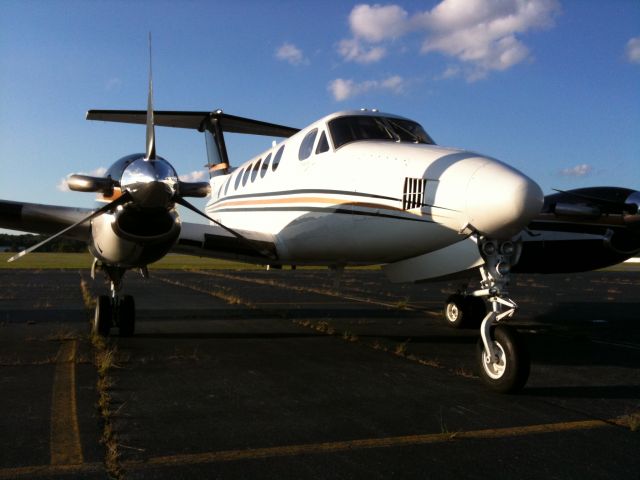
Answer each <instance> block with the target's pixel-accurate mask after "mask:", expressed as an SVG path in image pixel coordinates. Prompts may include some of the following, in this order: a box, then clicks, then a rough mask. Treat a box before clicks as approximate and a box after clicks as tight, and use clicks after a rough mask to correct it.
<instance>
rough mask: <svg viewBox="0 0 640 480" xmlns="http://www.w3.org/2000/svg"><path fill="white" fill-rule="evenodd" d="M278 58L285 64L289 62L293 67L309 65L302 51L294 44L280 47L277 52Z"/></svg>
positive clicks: (285, 44) (284, 44)
mask: <svg viewBox="0 0 640 480" xmlns="http://www.w3.org/2000/svg"><path fill="white" fill-rule="evenodd" d="M276 58H277V59H278V60H282V61H284V62H289V63H290V64H291V65H302V64H305V63H308V60H307V59H306V58H305V57H304V54H303V53H302V50H300V49H299V48H298V47H296V46H295V45H294V44H292V43H283V44H282V45H281V46H280V47H278V49H277V50H276Z"/></svg>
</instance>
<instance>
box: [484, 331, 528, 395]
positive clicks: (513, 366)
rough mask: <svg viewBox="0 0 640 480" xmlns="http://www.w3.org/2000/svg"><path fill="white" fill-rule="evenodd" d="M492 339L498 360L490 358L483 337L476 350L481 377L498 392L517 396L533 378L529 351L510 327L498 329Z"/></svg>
mask: <svg viewBox="0 0 640 480" xmlns="http://www.w3.org/2000/svg"><path fill="white" fill-rule="evenodd" d="M492 336H493V339H492V340H493V342H494V346H495V349H496V353H497V354H498V360H497V361H495V360H493V359H490V358H489V354H488V352H487V351H486V350H485V348H484V343H483V342H482V338H480V339H479V340H478V344H477V348H476V353H477V355H476V356H477V360H478V362H479V364H480V365H479V373H480V378H481V379H482V381H483V382H484V383H485V385H487V386H488V387H489V388H491V389H492V390H494V391H496V392H500V393H515V392H517V391H519V390H521V389H522V387H524V385H525V383H527V379H528V378H529V368H530V361H529V353H528V351H527V348H526V346H525V344H524V343H523V342H522V340H521V339H520V336H519V335H518V333H517V332H516V331H515V329H513V328H511V327H509V326H507V325H498V326H497V327H495V329H494V330H493V334H492Z"/></svg>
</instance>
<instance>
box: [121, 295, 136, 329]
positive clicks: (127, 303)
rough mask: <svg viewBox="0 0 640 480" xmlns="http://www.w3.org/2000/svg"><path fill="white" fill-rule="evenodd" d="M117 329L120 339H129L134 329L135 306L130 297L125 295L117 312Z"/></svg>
mask: <svg viewBox="0 0 640 480" xmlns="http://www.w3.org/2000/svg"><path fill="white" fill-rule="evenodd" d="M118 328H119V331H120V336H121V337H130V336H132V335H133V332H134V331H135V328H136V304H135V302H134V300H133V297H132V296H131V295H125V296H123V297H122V300H121V301H120V306H119V310H118Z"/></svg>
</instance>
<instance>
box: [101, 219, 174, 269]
mask: <svg viewBox="0 0 640 480" xmlns="http://www.w3.org/2000/svg"><path fill="white" fill-rule="evenodd" d="M91 230H92V236H93V243H92V244H91V245H90V246H89V249H90V250H91V253H92V254H93V255H94V256H95V257H96V258H98V259H99V260H101V261H102V262H104V263H106V264H109V265H115V266H119V267H125V268H136V267H142V266H145V265H148V264H149V263H153V262H156V261H158V260H160V259H161V258H162V257H164V256H165V255H166V254H167V253H168V252H169V251H170V250H171V248H172V247H173V245H174V244H175V243H176V241H177V240H178V237H179V236H180V218H179V216H178V213H177V212H176V211H175V210H169V211H167V210H158V211H154V212H149V211H141V210H138V209H135V208H118V209H117V210H116V211H115V212H114V213H112V214H104V215H101V216H99V217H98V218H96V219H95V220H94V221H93V222H92V224H91Z"/></svg>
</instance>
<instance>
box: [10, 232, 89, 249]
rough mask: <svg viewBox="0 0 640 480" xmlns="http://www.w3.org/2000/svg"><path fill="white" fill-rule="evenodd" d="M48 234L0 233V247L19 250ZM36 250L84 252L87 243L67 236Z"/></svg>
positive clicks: (37, 241) (38, 241)
mask: <svg viewBox="0 0 640 480" xmlns="http://www.w3.org/2000/svg"><path fill="white" fill-rule="evenodd" d="M47 237H48V235H32V234H24V235H11V234H9V233H0V247H3V250H5V249H8V251H10V252H19V251H21V250H24V249H25V248H29V247H31V246H32V245H35V244H37V243H40V242H41V241H43V240H44V239H45V238H47ZM37 251H38V252H86V251H87V244H86V242H83V241H81V240H71V239H68V238H56V239H55V240H52V241H51V242H49V243H47V244H45V245H43V246H42V247H40V248H39V249H38V250H37Z"/></svg>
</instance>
